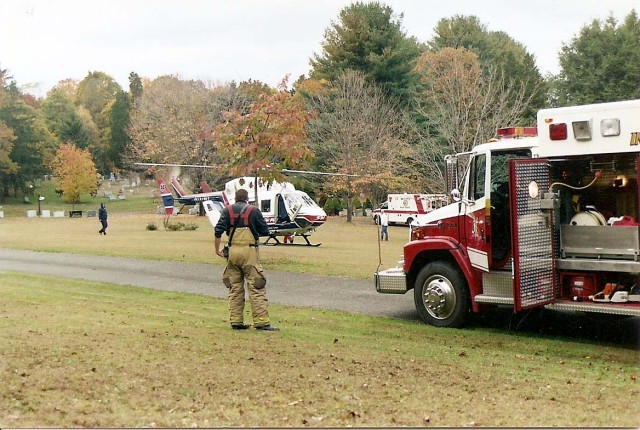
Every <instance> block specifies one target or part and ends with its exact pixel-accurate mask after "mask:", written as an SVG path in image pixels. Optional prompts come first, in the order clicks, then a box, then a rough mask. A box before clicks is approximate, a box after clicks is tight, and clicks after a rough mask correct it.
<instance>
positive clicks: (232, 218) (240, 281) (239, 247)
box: [215, 189, 278, 331]
mask: <svg viewBox="0 0 640 430" xmlns="http://www.w3.org/2000/svg"><path fill="white" fill-rule="evenodd" d="M235 198H236V202H235V203H234V204H233V205H229V206H227V207H225V208H224V209H223V210H222V213H221V214H220V220H219V221H218V223H217V224H216V227H215V248H216V254H217V255H219V256H220V257H223V258H226V259H227V267H226V268H225V269H224V273H223V275H222V282H223V283H224V284H225V285H226V286H227V288H228V289H229V319H230V322H231V327H232V328H233V329H234V330H245V329H247V328H249V326H248V325H247V324H245V323H244V302H245V291H244V284H245V281H246V284H247V290H248V293H249V302H250V303H251V312H252V314H253V325H254V327H255V328H256V329H257V330H266V331H276V330H278V329H277V328H275V327H273V326H271V324H270V322H269V312H268V309H267V292H266V289H265V285H266V284H267V280H266V279H265V277H264V274H263V269H262V265H261V264H260V261H259V254H258V244H259V242H258V239H259V238H260V236H269V228H268V227H267V223H266V222H265V220H264V218H263V217H262V213H261V212H260V210H258V209H257V208H255V207H253V206H251V205H249V204H248V203H247V201H248V200H249V194H248V192H247V190H245V189H239V190H238V191H236V196H235ZM223 233H227V236H229V241H228V248H226V249H221V247H220V245H221V242H222V240H221V238H222V234H223Z"/></svg>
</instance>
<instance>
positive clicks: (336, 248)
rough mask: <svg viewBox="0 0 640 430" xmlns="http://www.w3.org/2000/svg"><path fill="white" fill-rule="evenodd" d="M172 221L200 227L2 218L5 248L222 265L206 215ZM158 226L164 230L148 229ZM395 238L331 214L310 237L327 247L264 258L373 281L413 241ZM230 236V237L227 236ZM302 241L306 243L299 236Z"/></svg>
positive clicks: (271, 251)
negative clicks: (101, 231)
mask: <svg viewBox="0 0 640 430" xmlns="http://www.w3.org/2000/svg"><path fill="white" fill-rule="evenodd" d="M171 222H172V223H177V222H182V223H185V224H195V225H197V227H198V228H197V229H196V230H194V231H169V230H165V229H164V228H163V217H162V216H161V215H155V214H126V213H115V214H111V215H110V217H109V228H108V230H107V233H108V234H107V236H101V235H99V234H98V230H99V229H100V224H99V222H98V219H97V218H86V217H84V218H27V217H26V216H25V217H11V218H5V219H0V246H2V247H4V248H18V249H31V250H37V251H52V252H71V253H78V254H93V255H110V256H120V257H134V258H149V259H159V260H175V261H188V262H194V263H211V264H222V263H223V260H221V259H220V258H219V257H217V256H216V255H215V253H214V247H213V241H214V236H213V228H212V226H211V224H210V223H209V221H208V219H207V218H206V217H198V216H190V215H179V216H175V217H172V218H171ZM150 224H154V225H156V226H157V227H158V230H155V231H150V230H147V226H148V225H150ZM389 230H390V240H389V242H386V241H385V242H379V241H378V227H377V226H376V225H375V224H374V223H373V221H372V220H371V218H364V217H358V218H356V219H355V222H353V223H351V224H349V223H347V222H346V220H345V218H343V217H329V219H328V221H327V222H326V223H325V225H323V226H321V227H320V228H319V229H318V230H317V231H316V232H314V233H313V234H312V236H311V237H310V241H311V242H312V243H321V244H322V245H321V246H318V247H312V246H263V247H261V248H260V256H261V258H262V261H263V264H264V265H265V267H266V268H268V269H277V270H284V271H291V272H301V273H310V274H317V275H330V276H346V277H350V278H355V279H372V276H373V273H374V272H375V271H376V269H377V268H378V265H379V263H380V261H382V267H383V268H387V267H394V266H396V264H397V262H398V260H399V259H400V257H401V255H402V247H403V245H404V244H405V243H406V242H407V241H408V239H409V229H408V228H407V227H405V226H391V227H390V228H389ZM225 237H226V236H225ZM295 242H296V243H300V244H302V243H304V241H303V239H302V238H296V239H295Z"/></svg>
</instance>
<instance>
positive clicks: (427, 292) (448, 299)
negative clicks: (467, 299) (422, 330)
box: [422, 275, 456, 320]
mask: <svg viewBox="0 0 640 430" xmlns="http://www.w3.org/2000/svg"><path fill="white" fill-rule="evenodd" d="M422 301H423V302H424V306H425V308H426V309H427V312H429V315H431V316H432V317H433V318H436V319H439V320H442V319H447V318H449V317H450V316H451V313H452V312H453V310H454V309H455V306H456V292H455V291H454V289H453V285H451V282H449V280H448V279H447V278H443V277H442V276H439V275H435V276H433V277H431V278H429V279H427V282H426V286H425V287H424V288H423V289H422Z"/></svg>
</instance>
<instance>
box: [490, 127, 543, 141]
mask: <svg viewBox="0 0 640 430" xmlns="http://www.w3.org/2000/svg"><path fill="white" fill-rule="evenodd" d="M497 135H498V137H499V138H501V139H506V138H518V137H532V136H537V135H538V128H537V127H504V128H499V129H498V132H497Z"/></svg>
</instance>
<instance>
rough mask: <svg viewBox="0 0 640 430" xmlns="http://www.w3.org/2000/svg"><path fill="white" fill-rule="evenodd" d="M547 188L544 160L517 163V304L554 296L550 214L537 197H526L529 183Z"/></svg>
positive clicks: (545, 300) (529, 304)
mask: <svg viewBox="0 0 640 430" xmlns="http://www.w3.org/2000/svg"><path fill="white" fill-rule="evenodd" d="M532 181H535V182H536V183H537V184H538V186H539V188H540V190H547V189H549V173H548V167H547V166H546V165H545V164H543V163H538V164H527V163H525V164H516V185H517V187H516V189H517V192H516V199H517V204H516V208H517V211H516V213H517V222H518V246H519V250H518V258H519V261H520V264H519V272H520V304H521V307H522V308H527V307H531V306H535V305H537V304H540V303H543V302H547V301H550V300H552V299H553V298H554V287H553V254H552V246H551V241H552V232H551V225H550V222H551V221H550V219H549V217H548V216H547V215H546V214H545V213H543V212H542V211H541V210H540V199H539V198H535V199H533V198H531V197H529V193H528V189H529V184H530V183H531V182H532Z"/></svg>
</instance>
